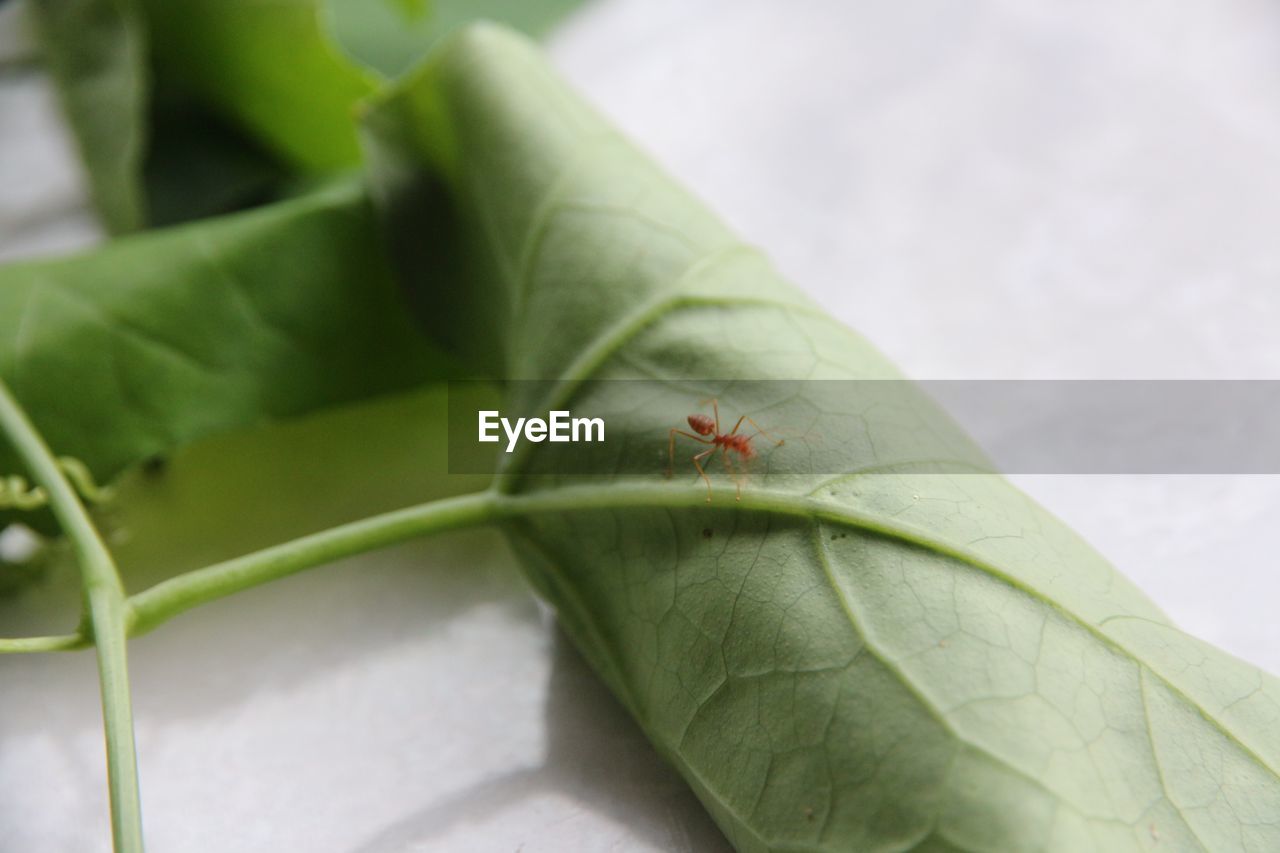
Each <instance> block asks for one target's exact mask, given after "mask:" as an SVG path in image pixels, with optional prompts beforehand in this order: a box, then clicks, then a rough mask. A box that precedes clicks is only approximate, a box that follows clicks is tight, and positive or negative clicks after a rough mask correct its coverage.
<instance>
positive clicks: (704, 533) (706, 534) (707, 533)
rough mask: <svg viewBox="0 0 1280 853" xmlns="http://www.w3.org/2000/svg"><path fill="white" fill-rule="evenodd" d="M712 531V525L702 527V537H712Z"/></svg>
mask: <svg viewBox="0 0 1280 853" xmlns="http://www.w3.org/2000/svg"><path fill="white" fill-rule="evenodd" d="M711 533H712V530H711V528H710V527H704V528H702V538H703V539H710V538H711Z"/></svg>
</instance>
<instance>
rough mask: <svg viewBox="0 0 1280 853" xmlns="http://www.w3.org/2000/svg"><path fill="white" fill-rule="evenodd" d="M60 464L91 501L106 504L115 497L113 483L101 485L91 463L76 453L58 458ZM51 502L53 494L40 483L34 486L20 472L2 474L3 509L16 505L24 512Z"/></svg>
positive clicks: (81, 494) (1, 507)
mask: <svg viewBox="0 0 1280 853" xmlns="http://www.w3.org/2000/svg"><path fill="white" fill-rule="evenodd" d="M58 466H59V467H60V468H61V469H62V473H63V474H66V476H67V479H68V480H69V481H70V482H71V485H73V486H74V487H75V489H76V491H77V492H79V493H80V497H82V498H84V499H85V501H87V502H88V503H91V504H102V503H106V502H107V501H109V500H111V498H112V497H113V496H114V495H115V490H114V489H112V488H111V487H109V486H108V487H103V486H99V485H98V484H97V483H96V482H95V481H94V479H93V474H92V473H90V471H89V467H88V466H87V465H85V464H84V463H83V462H81V461H80V460H79V459H76V458H75V457H72V456H63V457H60V458H59V459H58ZM48 504H49V495H48V494H47V493H46V492H45V490H44V489H42V488H41V487H39V486H33V485H31V483H30V482H29V481H28V480H27V478H26V477H20V476H18V475H16V474H14V475H10V476H8V477H0V510H7V509H16V510H19V511H21V512H28V511H31V510H36V509H42V508H44V507H45V506H48Z"/></svg>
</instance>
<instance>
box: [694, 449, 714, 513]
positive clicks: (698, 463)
mask: <svg viewBox="0 0 1280 853" xmlns="http://www.w3.org/2000/svg"><path fill="white" fill-rule="evenodd" d="M715 452H716V448H714V447H710V448H707V449H706V450H704V451H702V452H701V453H697V454H694V457H693V467H694V468H697V469H698V474H699V476H701V477H702V480H703V482H705V483H706V484H707V503H711V478H710V477H708V476H707V472H706V471H704V470H703V468H702V460H703V459H706V458H707V457H708V456H710V455H711V454H712V453H715Z"/></svg>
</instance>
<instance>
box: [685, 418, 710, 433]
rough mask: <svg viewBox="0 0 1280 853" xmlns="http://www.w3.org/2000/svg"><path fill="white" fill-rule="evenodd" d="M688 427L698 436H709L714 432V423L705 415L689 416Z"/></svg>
mask: <svg viewBox="0 0 1280 853" xmlns="http://www.w3.org/2000/svg"><path fill="white" fill-rule="evenodd" d="M689 426H690V427H691V428H692V429H693V431H694V432H696V433H697V434H698V435H711V434H712V433H713V432H715V431H716V422H715V421H713V420H712V419H711V418H710V417H708V416H707V415H689Z"/></svg>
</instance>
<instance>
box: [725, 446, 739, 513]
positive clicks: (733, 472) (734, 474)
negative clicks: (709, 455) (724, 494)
mask: <svg viewBox="0 0 1280 853" xmlns="http://www.w3.org/2000/svg"><path fill="white" fill-rule="evenodd" d="M724 470H726V471H728V472H729V477H730V478H731V479H732V480H733V485H734V486H736V487H737V490H738V493H737V495H736V496H735V497H734V500H736V501H740V500H742V476H743V472H740V471H738V470H737V469H736V468H734V467H733V462H732V460H730V459H729V452H728V451H725V454H724Z"/></svg>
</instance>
